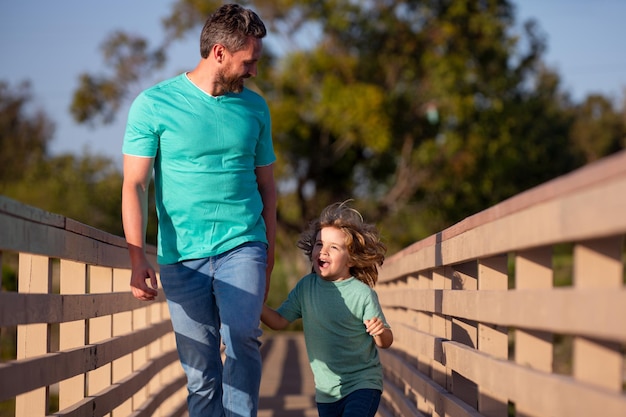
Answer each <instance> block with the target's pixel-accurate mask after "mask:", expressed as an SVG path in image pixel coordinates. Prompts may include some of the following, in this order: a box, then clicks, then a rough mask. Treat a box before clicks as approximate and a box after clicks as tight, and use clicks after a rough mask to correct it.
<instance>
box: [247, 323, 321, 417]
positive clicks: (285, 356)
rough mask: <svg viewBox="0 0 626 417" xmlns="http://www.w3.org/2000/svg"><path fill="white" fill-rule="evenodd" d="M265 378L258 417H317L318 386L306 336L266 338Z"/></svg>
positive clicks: (278, 334) (264, 343) (287, 335)
mask: <svg viewBox="0 0 626 417" xmlns="http://www.w3.org/2000/svg"><path fill="white" fill-rule="evenodd" d="M261 354H262V356H263V376H262V378H261V391H260V398H259V416H258V417H316V416H317V408H316V406H315V385H314V382H313V374H312V373H311V368H310V367H309V362H308V358H307V355H306V347H305V344H304V335H303V334H302V333H298V332H294V333H292V332H284V333H271V334H268V335H266V336H264V338H263V344H262V345H261Z"/></svg>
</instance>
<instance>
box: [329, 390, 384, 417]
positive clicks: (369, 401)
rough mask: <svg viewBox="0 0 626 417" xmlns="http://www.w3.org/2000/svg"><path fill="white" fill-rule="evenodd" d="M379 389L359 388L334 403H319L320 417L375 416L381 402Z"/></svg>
mask: <svg viewBox="0 0 626 417" xmlns="http://www.w3.org/2000/svg"><path fill="white" fill-rule="evenodd" d="M381 394H382V393H381V392H380V391H379V390H377V389H358V390H356V391H354V392H351V393H350V394H348V395H346V396H345V397H343V398H342V399H340V400H339V401H335V402H334V403H317V412H318V414H319V417H374V416H375V415H376V411H378V405H379V404H380V396H381Z"/></svg>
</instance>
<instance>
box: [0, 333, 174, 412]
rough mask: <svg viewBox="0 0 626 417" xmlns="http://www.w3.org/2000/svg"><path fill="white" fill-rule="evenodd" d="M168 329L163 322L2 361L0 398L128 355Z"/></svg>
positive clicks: (59, 379)
mask: <svg viewBox="0 0 626 417" xmlns="http://www.w3.org/2000/svg"><path fill="white" fill-rule="evenodd" d="M171 331H172V325H171V323H170V322H169V321H165V322H162V323H160V324H155V325H153V326H152V327H149V328H145V329H141V330H138V331H137V332H135V333H128V334H126V335H123V336H117V337H112V338H110V339H108V340H105V341H103V342H101V343H98V344H95V345H87V346H84V347H79V348H74V349H69V350H66V351H63V352H55V353H48V354H42V355H39V356H35V357H32V358H28V359H20V360H17V361H11V362H6V363H2V364H0V401H3V400H6V399H9V398H11V397H14V396H16V395H19V394H22V393H26V392H29V391H31V390H34V389H37V388H40V387H45V386H47V385H52V384H54V383H57V382H59V381H62V380H64V379H67V378H71V377H73V376H75V375H78V374H82V373H85V372H88V371H91V370H94V369H97V368H98V367H100V366H102V365H104V364H107V363H111V362H112V361H115V360H119V358H124V357H128V356H129V355H130V354H131V353H132V352H133V351H134V350H136V349H138V348H140V347H142V346H145V345H146V344H148V343H150V342H151V341H152V340H155V339H158V338H159V337H161V336H162V335H164V334H166V333H168V332H171ZM174 350H175V349H173V350H172V351H174ZM128 373H130V371H129V372H128Z"/></svg>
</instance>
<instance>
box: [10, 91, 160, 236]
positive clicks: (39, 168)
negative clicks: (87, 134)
mask: <svg viewBox="0 0 626 417" xmlns="http://www.w3.org/2000/svg"><path fill="white" fill-rule="evenodd" d="M32 99H33V98H32V94H31V91H30V85H29V84H28V82H23V83H21V84H20V85H19V86H18V87H17V88H14V89H13V88H11V87H10V86H9V85H8V84H7V83H5V82H2V81H0V110H1V111H0V146H2V152H0V194H3V195H5V196H7V197H9V198H13V199H15V200H18V201H20V202H22V203H25V204H29V205H32V206H35V207H38V208H41V209H43V210H46V211H50V212H53V213H57V214H61V215H64V216H67V217H70V218H72V219H74V220H77V221H80V222H82V223H85V224H87V225H90V226H93V227H96V228H98V229H102V230H105V231H107V232H109V233H113V234H116V235H118V236H121V235H123V230H122V226H121V219H120V211H121V186H122V175H121V173H120V172H119V169H118V168H117V167H116V165H115V164H114V162H113V161H112V160H110V159H108V158H104V157H98V156H92V155H88V154H87V155H82V156H77V155H69V154H67V155H58V156H50V155H49V154H48V152H47V144H48V142H49V141H50V140H51V138H52V134H53V131H54V125H53V123H52V122H51V121H50V120H49V118H48V116H47V115H46V114H45V113H44V112H43V111H41V110H37V111H35V110H33V107H34V105H33V102H32ZM150 214H151V215H152V216H154V215H155V214H154V207H152V208H151V210H150ZM155 224H156V222H155V221H151V227H150V229H149V230H148V241H149V242H150V243H155V242H156V227H155Z"/></svg>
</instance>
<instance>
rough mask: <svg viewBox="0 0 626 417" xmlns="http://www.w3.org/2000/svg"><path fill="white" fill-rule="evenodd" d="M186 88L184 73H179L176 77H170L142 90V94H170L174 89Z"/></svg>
mask: <svg viewBox="0 0 626 417" xmlns="http://www.w3.org/2000/svg"><path fill="white" fill-rule="evenodd" d="M181 88H185V83H184V74H179V75H177V76H175V77H172V78H168V79H166V80H163V81H161V82H159V83H157V84H154V85H153V86H151V87H148V88H146V89H145V90H143V91H142V92H141V95H144V96H151V95H159V94H168V93H169V91H170V90H172V89H181Z"/></svg>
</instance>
